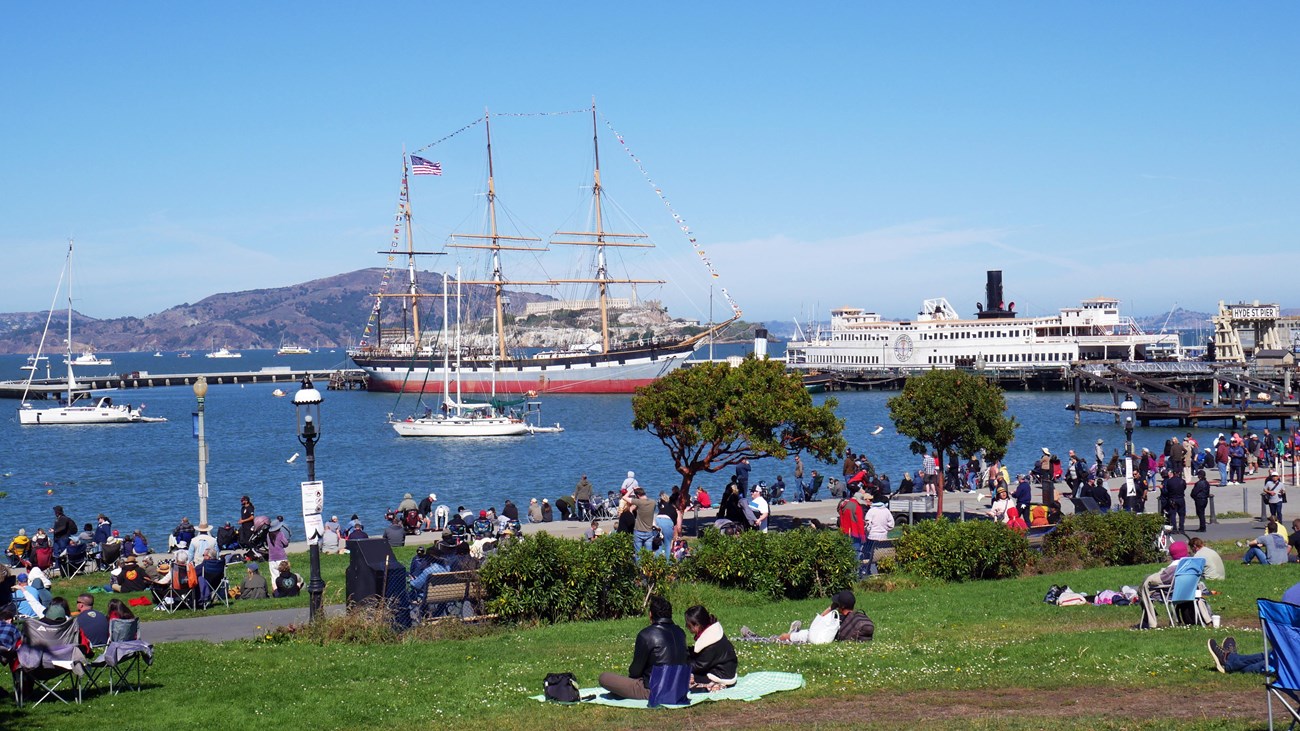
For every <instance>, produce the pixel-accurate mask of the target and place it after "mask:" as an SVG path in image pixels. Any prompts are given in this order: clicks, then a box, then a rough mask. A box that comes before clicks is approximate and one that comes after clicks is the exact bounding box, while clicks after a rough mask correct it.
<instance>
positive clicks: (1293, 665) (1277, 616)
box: [1256, 599, 1300, 729]
mask: <svg viewBox="0 0 1300 731" xmlns="http://www.w3.org/2000/svg"><path fill="white" fill-rule="evenodd" d="M1256 604H1257V605H1258V606H1259V626H1260V629H1262V630H1264V657H1265V658H1266V664H1267V666H1268V667H1267V670H1266V671H1265V675H1264V678H1265V680H1264V697H1265V699H1267V701H1268V727H1269V729H1272V728H1273V701H1274V700H1276V701H1277V702H1279V703H1281V704H1282V707H1283V708H1285V709H1286V711H1287V713H1289V714H1290V715H1291V723H1290V725H1289V726H1288V728H1295V727H1296V725H1297V724H1300V695H1297V693H1298V692H1300V606H1296V605H1295V604H1287V603H1286V602H1275V601H1272V600H1271V599H1259V600H1257V602H1256Z"/></svg>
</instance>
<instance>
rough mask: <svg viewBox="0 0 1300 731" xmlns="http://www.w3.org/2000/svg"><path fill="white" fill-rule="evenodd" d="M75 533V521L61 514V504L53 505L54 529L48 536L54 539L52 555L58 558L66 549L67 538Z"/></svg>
mask: <svg viewBox="0 0 1300 731" xmlns="http://www.w3.org/2000/svg"><path fill="white" fill-rule="evenodd" d="M76 533H77V523H76V521H74V520H73V519H72V518H69V517H68V516H66V515H64V514H63V506H62V505H55V506H54V530H53V531H51V533H50V537H51V538H53V539H54V556H55V558H58V557H59V555H61V554H62V553H63V552H64V551H66V550H67V549H68V539H70V538H72V536H74V535H75V534H76Z"/></svg>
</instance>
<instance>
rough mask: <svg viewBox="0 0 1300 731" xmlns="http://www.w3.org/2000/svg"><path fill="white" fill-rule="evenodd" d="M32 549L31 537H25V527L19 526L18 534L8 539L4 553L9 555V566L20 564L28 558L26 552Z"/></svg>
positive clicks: (28, 552)
mask: <svg viewBox="0 0 1300 731" xmlns="http://www.w3.org/2000/svg"><path fill="white" fill-rule="evenodd" d="M31 550H32V539H30V538H28V537H27V529H26V528H19V529H18V535H16V536H14V539H13V540H12V541H9V548H8V549H7V550H6V551H5V555H6V556H8V557H9V565H10V566H21V565H22V564H23V562H24V561H27V560H28V558H27V557H28V554H30V553H31Z"/></svg>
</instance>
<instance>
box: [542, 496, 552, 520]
mask: <svg viewBox="0 0 1300 731" xmlns="http://www.w3.org/2000/svg"><path fill="white" fill-rule="evenodd" d="M554 518H555V509H554V508H552V507H551V501H550V499H549V498H542V522H543V523H549V522H551V521H552V520H553V519H554Z"/></svg>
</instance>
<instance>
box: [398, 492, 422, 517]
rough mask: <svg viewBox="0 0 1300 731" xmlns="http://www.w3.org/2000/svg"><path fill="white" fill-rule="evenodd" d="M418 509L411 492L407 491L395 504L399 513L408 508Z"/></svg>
mask: <svg viewBox="0 0 1300 731" xmlns="http://www.w3.org/2000/svg"><path fill="white" fill-rule="evenodd" d="M419 509H420V506H419V504H418V503H416V502H415V498H412V497H411V493H409V492H408V493H406V494H405V495H403V496H402V502H400V503H398V504H397V512H399V513H405V512H406V511H408V510H419Z"/></svg>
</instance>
